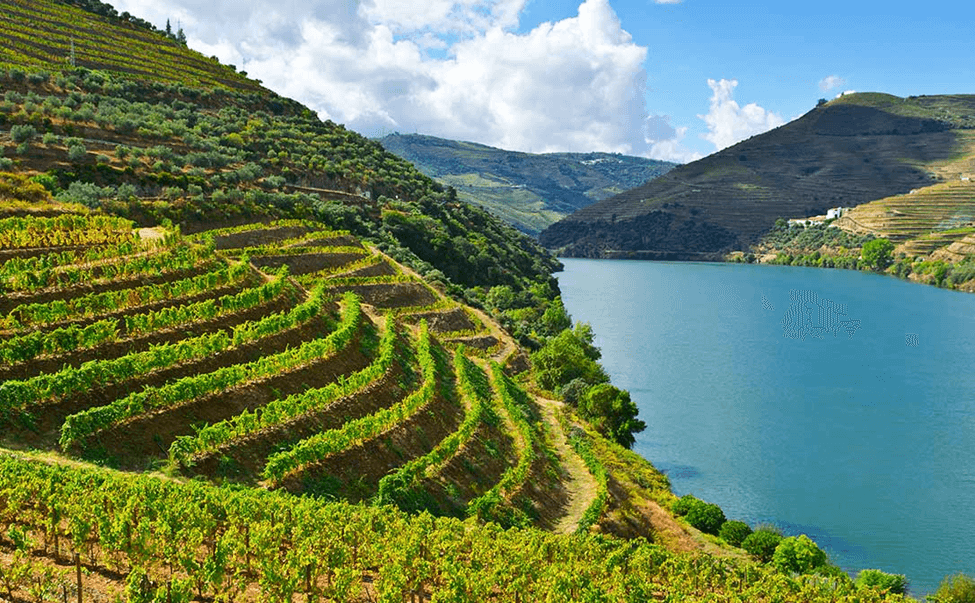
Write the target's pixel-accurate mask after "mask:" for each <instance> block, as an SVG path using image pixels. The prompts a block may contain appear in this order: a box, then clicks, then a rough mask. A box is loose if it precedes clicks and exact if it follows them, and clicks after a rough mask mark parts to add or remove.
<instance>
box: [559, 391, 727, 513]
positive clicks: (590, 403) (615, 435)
mask: <svg viewBox="0 0 975 603" xmlns="http://www.w3.org/2000/svg"><path fill="white" fill-rule="evenodd" d="M573 381H574V380H573ZM570 383H571V381H570ZM637 413H639V409H637V407H636V403H635V402H633V400H632V399H630V393H629V392H627V391H624V390H621V389H619V388H617V387H615V386H613V385H610V384H609V383H600V384H598V385H594V386H592V387H591V388H589V389H588V390H586V392H585V394H583V395H582V399H581V400H580V401H579V414H580V415H581V416H582V417H583V418H584V419H586V420H587V421H589V422H590V423H592V426H593V427H595V428H596V430H597V431H599V433H601V434H602V435H604V436H606V437H607V438H609V439H611V440H613V441H614V442H616V443H617V444H620V445H621V446H624V447H625V448H632V447H633V444H634V443H635V442H636V438H634V437H633V434H635V433H640V432H641V431H643V430H644V429H646V428H647V424H646V423H644V422H643V421H641V420H640V419H638V418H636V416H637ZM723 520H724V519H723V515H722V521H723Z"/></svg>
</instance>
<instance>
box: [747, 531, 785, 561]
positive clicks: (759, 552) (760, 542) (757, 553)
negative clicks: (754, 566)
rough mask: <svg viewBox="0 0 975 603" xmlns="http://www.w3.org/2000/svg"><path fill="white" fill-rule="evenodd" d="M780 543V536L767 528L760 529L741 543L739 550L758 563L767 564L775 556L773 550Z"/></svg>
mask: <svg viewBox="0 0 975 603" xmlns="http://www.w3.org/2000/svg"><path fill="white" fill-rule="evenodd" d="M780 542H782V535H781V534H779V533H778V532H776V531H774V530H771V529H768V528H760V529H758V530H755V531H754V532H752V533H751V534H750V535H749V536H748V537H747V538H745V540H743V541H742V543H741V548H743V549H745V550H746V551H748V554H750V555H751V556H752V557H755V558H756V559H758V560H759V561H761V562H763V563H768V562H769V561H771V560H772V556H773V555H775V549H776V547H778V546H779V543H780Z"/></svg>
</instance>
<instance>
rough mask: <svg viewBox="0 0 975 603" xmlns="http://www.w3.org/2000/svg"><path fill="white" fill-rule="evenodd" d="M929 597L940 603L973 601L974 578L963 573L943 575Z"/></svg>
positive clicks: (974, 601) (966, 602) (974, 599)
mask: <svg viewBox="0 0 975 603" xmlns="http://www.w3.org/2000/svg"><path fill="white" fill-rule="evenodd" d="M931 599H932V600H934V601H938V602H940V603H975V580H973V579H972V578H971V577H969V576H966V575H965V574H955V575H954V576H945V579H944V580H942V581H941V585H940V586H938V590H936V591H935V592H934V595H932V596H931Z"/></svg>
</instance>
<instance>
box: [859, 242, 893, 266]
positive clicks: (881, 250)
mask: <svg viewBox="0 0 975 603" xmlns="http://www.w3.org/2000/svg"><path fill="white" fill-rule="evenodd" d="M860 255H861V257H862V258H863V265H864V266H866V267H867V268H872V269H874V270H883V269H885V268H887V266H890V263H891V261H892V259H893V257H894V244H893V243H891V242H890V241H889V240H887V239H883V238H881V239H874V240H872V241H868V242H866V243H864V244H863V249H862V251H861V254H860Z"/></svg>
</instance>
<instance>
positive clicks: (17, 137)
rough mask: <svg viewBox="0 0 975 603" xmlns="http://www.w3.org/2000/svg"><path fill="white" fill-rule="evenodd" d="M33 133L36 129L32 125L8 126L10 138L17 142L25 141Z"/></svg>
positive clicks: (35, 132) (31, 136)
mask: <svg viewBox="0 0 975 603" xmlns="http://www.w3.org/2000/svg"><path fill="white" fill-rule="evenodd" d="M35 134H37V130H35V129H34V126H29V125H23V126H14V127H12V128H10V138H11V139H13V141H14V142H16V143H18V144H19V143H23V142H27V141H28V140H30V139H31V138H33V137H34V135H35Z"/></svg>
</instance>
